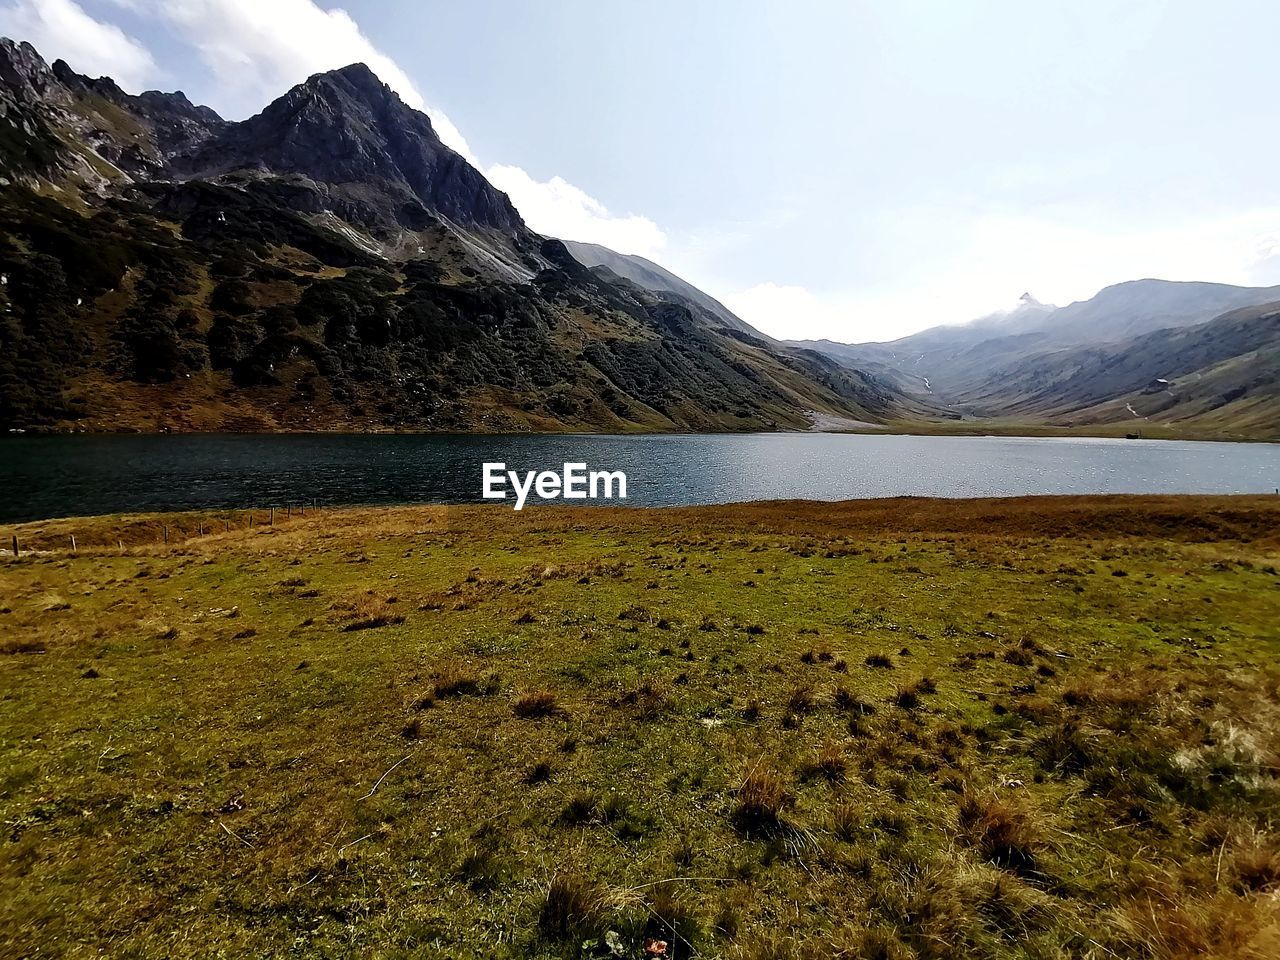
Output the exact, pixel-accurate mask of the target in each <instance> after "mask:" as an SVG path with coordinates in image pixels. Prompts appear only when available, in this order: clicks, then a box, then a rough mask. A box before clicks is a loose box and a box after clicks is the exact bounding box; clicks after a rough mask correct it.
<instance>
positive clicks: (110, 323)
mask: <svg viewBox="0 0 1280 960" xmlns="http://www.w3.org/2000/svg"><path fill="white" fill-rule="evenodd" d="M617 266H619V267H621V266H622V265H621V264H617ZM658 269H659V270H660V269H661V268H658ZM677 280H678V278H674V277H671V280H670V281H665V282H667V283H669V284H670V289H654V288H649V287H647V286H646V285H645V284H642V283H638V282H635V281H633V280H630V279H627V278H626V276H625V275H623V274H621V273H620V272H614V271H613V270H611V269H610V268H608V267H607V266H605V265H603V264H602V265H598V266H597V268H596V269H595V270H591V269H588V268H587V267H586V266H584V265H583V264H582V263H580V262H579V261H578V260H576V259H575V258H574V257H573V256H572V255H571V254H570V252H569V250H568V249H567V248H566V246H565V245H564V244H563V243H561V242H560V241H558V240H554V239H549V238H546V237H542V236H539V235H538V234H536V233H534V232H533V231H532V230H530V229H529V228H528V227H527V226H526V225H525V224H524V222H523V220H522V219H521V217H520V215H519V213H518V211H517V210H516V209H515V208H514V207H513V206H512V204H511V202H510V200H509V199H508V198H507V196H506V195H505V194H503V193H502V192H501V191H498V190H496V189H495V188H494V187H493V186H492V185H490V184H489V183H488V181H487V180H485V178H484V177H483V176H482V175H481V174H480V173H479V171H477V170H475V169H474V168H473V167H471V166H470V165H469V164H468V163H467V162H466V160H465V159H464V158H462V157H460V156H459V155H458V154H457V153H455V152H454V151H452V150H450V149H449V148H448V147H446V146H445V145H444V144H443V143H441V141H440V139H439V137H438V136H437V135H436V133H435V130H434V128H433V127H432V125H431V121H430V120H429V118H427V117H426V116H425V115H424V114H422V113H420V112H418V111H415V110H413V109H411V108H409V107H408V106H406V105H405V104H404V103H403V102H402V101H401V100H400V99H399V97H398V96H396V94H395V93H394V92H393V91H391V90H390V89H389V88H388V87H387V86H386V85H385V84H383V83H382V82H381V81H379V80H378V78H377V77H376V76H375V75H374V74H373V73H372V72H371V71H370V70H369V69H368V68H367V67H365V66H363V65H359V64H355V65H352V66H348V67H344V68H342V69H340V70H333V71H329V72H327V73H322V74H317V75H316V76H313V77H311V78H309V79H308V80H306V81H305V82H304V83H301V84H298V85H297V86H295V87H294V88H293V89H291V90H289V91H288V92H286V93H285V94H284V95H283V96H282V97H280V98H279V99H277V100H276V101H274V102H273V103H271V104H270V105H268V106H267V107H266V108H265V109H264V110H263V111H262V112H261V113H259V114H257V115H256V116H254V117H251V118H250V119H248V120H245V121H242V122H238V123H237V122H230V121H226V120H224V119H222V118H221V117H219V116H218V115H217V114H216V113H215V112H214V111H212V110H210V109H208V108H206V107H201V106H197V105H194V104H192V103H191V102H190V101H189V100H188V99H187V98H186V97H185V96H183V95H182V94H180V93H160V92H157V91H148V92H146V93H143V94H139V95H132V94H128V93H126V92H124V91H123V90H121V89H120V88H119V87H118V86H117V85H116V84H115V83H114V82H112V81H111V80H110V79H108V78H99V79H91V78H88V77H84V76H81V75H79V74H77V73H75V72H74V71H73V70H72V69H71V68H70V67H69V66H67V65H66V64H65V63H62V62H61V61H59V62H57V63H55V64H53V65H52V66H49V65H47V64H46V63H45V62H44V61H43V60H42V59H41V58H40V56H39V54H38V53H37V52H36V51H35V50H34V48H32V47H31V46H30V45H29V44H18V43H14V42H13V41H10V40H0V426H2V427H4V428H7V429H10V430H12V429H90V430H120V429H138V430H151V431H154V430H227V429H241V430H284V429H288V430H338V429H341V430H385V429H435V430H479V431H519V430H608V431H619V432H621V431H640V430H647V431H652V430H762V429H805V428H807V427H808V426H809V424H810V423H811V422H812V421H813V420H814V419H816V418H818V417H821V418H823V419H824V420H831V419H832V418H834V419H835V420H837V421H838V420H840V419H849V420H860V421H873V422H883V421H884V420H886V419H890V418H894V417H898V416H901V415H903V414H904V413H906V412H912V413H913V414H916V415H918V414H919V413H920V412H921V411H922V410H923V409H924V407H923V405H922V404H920V403H919V402H918V401H915V400H912V399H910V398H907V397H905V396H904V395H903V394H902V393H901V392H900V391H899V390H897V389H896V388H895V387H894V386H892V385H891V384H890V383H888V382H886V381H883V380H881V379H880V378H878V377H876V376H875V375H873V374H871V373H868V372H866V371H862V370H858V369H854V368H850V367H848V366H846V365H843V364H840V363H837V362H836V361H834V360H832V359H830V358H828V357H825V356H823V355H821V354H818V353H814V352H812V351H807V350H802V349H795V348H783V347H779V346H776V345H774V344H772V343H770V342H768V341H767V340H765V339H764V338H762V337H760V336H759V335H758V334H756V333H755V332H754V331H752V330H751V329H750V328H749V327H747V326H746V325H745V324H742V323H741V321H737V322H736V323H735V322H732V321H733V320H736V318H732V314H728V316H727V317H726V316H725V315H724V314H726V313H727V311H724V308H723V307H722V306H721V305H719V304H717V303H715V301H712V300H710V298H707V297H705V295H703V294H700V292H699V291H696V290H695V289H694V288H692V287H689V286H688V285H684V286H683V287H682V286H680V285H679V284H680V283H683V282H682V281H679V282H678V283H676V282H674V281H677ZM730 318H732V319H730Z"/></svg>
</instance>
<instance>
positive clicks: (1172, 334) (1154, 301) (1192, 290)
mask: <svg viewBox="0 0 1280 960" xmlns="http://www.w3.org/2000/svg"><path fill="white" fill-rule="evenodd" d="M1278 301H1280V287H1237V286H1231V285H1229V284H1221V283H1198V282H1173V281H1166V280H1134V281H1131V282H1128V283H1121V284H1116V285H1114V286H1110V287H1107V288H1105V289H1104V290H1101V291H1099V292H1098V294H1097V295H1096V296H1094V297H1092V298H1090V299H1089V300H1084V301H1079V302H1077V303H1072V304H1069V305H1067V306H1064V307H1053V306H1048V305H1045V304H1041V303H1039V302H1038V301H1036V300H1035V298H1034V297H1031V296H1030V295H1029V294H1024V295H1023V297H1022V298H1021V299H1020V301H1019V304H1018V306H1017V307H1016V308H1015V309H1013V310H1011V311H1009V312H1007V313H1000V314H994V315H992V316H988V317H983V318H980V319H978V320H975V321H973V322H971V323H968V324H958V325H953V326H942V327H934V328H931V329H929V330H925V331H922V332H921V333H918V334H914V335H912V336H910V337H904V338H902V339H900V340H895V341H893V342H890V343H863V344H839V343H832V342H829V341H822V342H817V343H811V342H796V343H794V344H793V345H796V346H806V347H810V348H812V349H817V350H820V351H822V352H824V353H826V354H827V355H828V356H831V357H833V358H835V359H838V360H840V361H841V362H842V363H847V364H850V365H854V366H860V367H862V368H865V369H869V370H873V371H877V372H878V373H879V374H880V375H881V376H882V378H884V379H889V380H893V376H892V374H893V373H894V372H896V373H897V374H899V375H900V376H899V378H898V379H896V380H893V382H895V383H896V384H897V385H898V386H899V387H901V388H902V389H904V390H907V391H912V392H917V393H924V394H928V395H929V396H931V397H932V398H934V399H935V400H937V401H938V402H939V403H942V404H944V405H945V406H946V407H948V408H949V410H950V412H951V415H952V416H955V417H962V416H963V417H971V418H990V417H1001V418H1022V419H1024V420H1025V421H1026V422H1033V423H1034V422H1045V421H1047V422H1050V423H1058V424H1063V425H1078V424H1081V423H1085V424H1088V423H1114V422H1121V421H1135V422H1136V423H1139V424H1140V423H1142V422H1144V421H1147V420H1149V419H1152V418H1157V419H1159V420H1160V421H1162V422H1169V423H1180V422H1181V423H1191V424H1197V425H1201V426H1210V427H1212V428H1213V429H1223V430H1227V429H1231V430H1237V431H1244V432H1246V433H1248V434H1250V435H1263V436H1276V435H1280V417H1277V416H1276V414H1277V412H1280V403H1278V401H1280V359H1278V358H1277V355H1276V353H1275V351H1274V349H1273V345H1274V341H1275V340H1276V310H1275V304H1276V302H1278ZM1224 365H1225V366H1224ZM1158 381H1169V382H1168V383H1166V384H1163V385H1161V384H1158V383H1157V382H1158ZM1153 385H1155V386H1153ZM1219 388H1220V389H1219ZM1153 394H1159V395H1160V399H1159V401H1158V402H1157V401H1155V400H1153V399H1152V395H1153Z"/></svg>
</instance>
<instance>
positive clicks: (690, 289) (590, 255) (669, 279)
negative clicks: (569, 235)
mask: <svg viewBox="0 0 1280 960" xmlns="http://www.w3.org/2000/svg"><path fill="white" fill-rule="evenodd" d="M564 244H565V246H566V247H568V248H569V252H570V253H572V254H573V256H574V258H575V259H577V260H578V261H579V262H580V263H583V264H586V265H587V266H588V267H607V268H609V270H611V271H613V272H614V273H615V274H617V275H618V276H620V277H624V278H626V279H627V280H630V281H631V282H632V283H635V284H637V285H638V286H641V287H643V288H644V289H646V290H650V291H652V292H654V293H674V294H676V295H677V296H680V297H683V298H684V299H686V300H688V301H690V302H692V303H695V304H697V305H698V306H699V307H701V308H702V309H703V310H706V311H707V313H709V314H710V315H711V316H713V317H715V318H716V320H718V321H719V322H721V323H722V324H724V326H726V327H730V328H732V329H734V330H741V331H742V332H743V333H748V334H750V335H751V336H753V337H756V338H758V339H760V340H765V341H771V340H772V338H771V337H769V336H767V335H766V334H763V333H761V332H760V331H759V330H757V329H756V328H755V327H753V326H751V325H750V324H749V323H747V322H746V321H745V320H743V319H742V318H741V317H739V316H738V315H737V314H735V313H734V312H733V311H732V310H730V309H729V308H728V307H726V306H725V305H724V304H723V303H721V302H720V301H719V300H717V299H715V298H714V297H712V296H711V295H709V294H706V293H703V292H702V291H701V290H699V289H698V288H697V287H695V286H694V285H693V284H691V283H689V282H688V281H687V280H683V279H681V278H680V277H677V276H676V275H675V274H674V273H672V272H671V271H670V270H668V269H666V268H665V267H661V266H659V265H658V264H656V263H654V262H653V261H652V260H646V259H645V258H644V257H639V256H636V255H634V254H626V253H618V252H616V251H614V250H610V249H609V248H608V247H602V246H600V244H598V243H580V242H577V241H573V240H566V241H565V242H564Z"/></svg>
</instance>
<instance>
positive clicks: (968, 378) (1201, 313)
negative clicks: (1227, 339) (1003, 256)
mask: <svg viewBox="0 0 1280 960" xmlns="http://www.w3.org/2000/svg"><path fill="white" fill-rule="evenodd" d="M1277 299H1280V287H1237V286H1232V285H1230V284H1224V283H1201V282H1177V281H1169V280H1134V281H1129V282H1127V283H1119V284H1115V285H1113V286H1110V287H1106V288H1105V289H1103V290H1101V291H1099V292H1098V293H1097V294H1096V295H1095V296H1093V297H1091V298H1090V299H1088V300H1082V301H1078V302H1076V303H1072V304H1069V305H1067V306H1065V307H1051V306H1048V305H1045V304H1041V303H1038V302H1037V301H1035V300H1034V299H1032V298H1030V297H1026V296H1024V298H1023V300H1022V301H1021V302H1020V304H1019V306H1018V307H1017V308H1016V309H1014V310H1012V311H1010V312H1008V313H1004V314H994V315H992V316H991V317H984V318H982V319H980V320H976V321H974V322H972V323H968V324H959V325H952V326H943V327H933V328H931V329H928V330H924V331H922V332H920V333H917V334H912V335H911V336H909V337H903V338H902V339H900V340H895V341H892V342H890V343H863V344H830V343H815V344H809V345H810V346H812V347H813V348H814V349H818V350H821V351H823V352H826V353H828V354H829V355H831V356H834V357H836V358H838V359H840V360H841V361H842V362H844V363H849V364H854V365H864V366H865V365H868V364H876V363H878V364H884V365H886V366H889V367H892V368H894V369H896V370H898V371H900V372H902V373H903V374H905V375H907V376H908V377H911V378H914V379H915V382H916V383H919V384H921V385H923V384H924V383H925V382H926V381H927V383H928V392H930V393H931V394H933V395H934V396H935V398H937V399H940V400H944V401H951V400H956V399H958V398H960V397H962V396H965V395H968V394H969V393H971V392H972V391H973V390H974V389H975V388H979V387H980V386H981V385H982V384H984V383H985V382H986V381H987V380H988V377H989V376H990V374H991V373H992V371H993V370H1003V369H1008V368H1011V367H1013V366H1014V365H1015V364H1018V363H1020V362H1022V361H1026V360H1031V359H1032V358H1037V357H1038V356H1039V355H1041V354H1044V353H1047V352H1049V351H1055V350H1060V349H1063V348H1066V347H1095V346H1101V345H1104V344H1117V343H1121V342H1123V341H1126V340H1129V339H1132V338H1134V337H1137V336H1141V335H1143V334H1147V333H1152V332H1154V331H1157V330H1164V329H1176V328H1180V327H1186V326H1194V325H1196V324H1200V323H1204V322H1206V321H1208V320H1212V319H1213V318H1214V317H1217V316H1220V315H1221V314H1223V313H1226V312H1228V311H1230V310H1235V309H1238V308H1240V307H1247V306H1254V305H1257V304H1262V303H1268V302H1270V301H1273V300H1277ZM1033 362H1034V361H1033ZM903 385H904V386H908V387H909V386H910V381H907V382H905V383H904V384H903Z"/></svg>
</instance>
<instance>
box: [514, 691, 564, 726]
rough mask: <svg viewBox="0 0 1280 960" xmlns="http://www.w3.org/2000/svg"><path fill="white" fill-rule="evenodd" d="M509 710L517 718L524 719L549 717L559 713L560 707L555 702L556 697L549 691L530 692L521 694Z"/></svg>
mask: <svg viewBox="0 0 1280 960" xmlns="http://www.w3.org/2000/svg"><path fill="white" fill-rule="evenodd" d="M511 709H512V710H513V711H514V712H515V715H516V716H517V717H525V718H526V719H535V718H537V717H549V716H551V715H552V714H554V713H560V712H561V708H560V705H559V703H558V702H557V701H556V695H555V694H554V693H552V692H551V691H550V690H530V691H528V692H526V693H522V694H520V696H518V697H516V699H515V701H514V702H513V703H512V704H511Z"/></svg>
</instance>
